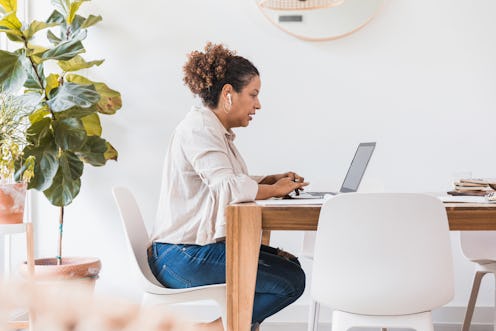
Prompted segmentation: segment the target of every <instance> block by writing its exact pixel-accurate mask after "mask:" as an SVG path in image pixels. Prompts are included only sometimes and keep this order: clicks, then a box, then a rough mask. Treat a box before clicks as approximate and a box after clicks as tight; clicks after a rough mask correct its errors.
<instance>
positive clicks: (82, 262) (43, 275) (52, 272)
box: [21, 257, 102, 286]
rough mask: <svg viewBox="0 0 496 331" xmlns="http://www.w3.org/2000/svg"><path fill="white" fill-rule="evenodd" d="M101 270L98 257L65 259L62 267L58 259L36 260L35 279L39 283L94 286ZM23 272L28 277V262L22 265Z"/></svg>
mask: <svg viewBox="0 0 496 331" xmlns="http://www.w3.org/2000/svg"><path fill="white" fill-rule="evenodd" d="M101 268H102V263H101V262H100V260H99V259H98V258H96V257H64V258H62V264H61V265H57V259H56V258H44V259H36V260H35V261H34V277H35V280H37V281H68V280H77V281H83V282H88V283H89V284H90V285H91V286H94V283H95V280H96V279H97V278H98V274H99V272H100V269H101ZM21 272H22V274H23V275H27V264H26V262H24V263H23V264H22V266H21Z"/></svg>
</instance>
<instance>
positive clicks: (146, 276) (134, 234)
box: [112, 187, 163, 288]
mask: <svg viewBox="0 0 496 331" xmlns="http://www.w3.org/2000/svg"><path fill="white" fill-rule="evenodd" d="M112 192H113V194H114V199H115V202H116V203H117V206H118V208H119V214H120V216H121V220H122V224H123V226H124V233H125V235H126V239H127V240H126V241H127V244H128V249H129V253H130V255H131V259H132V260H134V262H135V263H136V265H137V266H138V268H139V270H140V271H141V273H140V274H141V278H142V281H143V282H144V285H145V288H146V287H149V286H150V285H151V284H150V283H152V284H154V285H155V286H160V287H163V285H161V284H160V283H159V282H158V281H157V279H156V278H155V276H154V275H153V273H152V271H151V270H150V266H149V265H148V256H147V248H148V247H147V246H148V244H149V242H150V239H149V236H148V232H147V231H146V227H145V223H144V221H143V216H141V212H140V210H139V206H138V203H137V202H136V199H135V198H134V196H133V194H132V193H131V192H130V191H129V190H128V189H127V188H124V187H114V188H113V189H112Z"/></svg>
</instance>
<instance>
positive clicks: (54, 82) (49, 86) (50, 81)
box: [45, 74, 60, 95]
mask: <svg viewBox="0 0 496 331" xmlns="http://www.w3.org/2000/svg"><path fill="white" fill-rule="evenodd" d="M59 78H60V76H59V75H58V74H50V75H48V77H47V78H46V87H45V93H46V95H50V92H51V91H52V90H53V89H55V88H58V87H59V85H60V83H59Z"/></svg>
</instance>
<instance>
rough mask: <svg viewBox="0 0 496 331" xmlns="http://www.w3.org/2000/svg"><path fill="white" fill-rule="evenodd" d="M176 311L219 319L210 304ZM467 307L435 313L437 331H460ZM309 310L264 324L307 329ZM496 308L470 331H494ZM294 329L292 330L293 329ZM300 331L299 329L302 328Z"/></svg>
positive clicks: (480, 314)
mask: <svg viewBox="0 0 496 331" xmlns="http://www.w3.org/2000/svg"><path fill="white" fill-rule="evenodd" d="M173 309H174V310H175V311H177V312H179V313H181V314H183V315H185V317H187V318H193V319H195V320H211V319H213V318H216V317H218V316H219V310H218V308H217V307H216V306H215V305H214V304H211V303H210V302H207V301H205V302H199V303H196V304H181V305H176V306H174V308H173ZM465 310H466V308H465V307H441V308H438V309H435V310H434V311H433V312H432V319H433V322H434V325H435V326H436V331H455V329H456V331H459V330H460V329H461V325H462V324H463V319H464V317H465ZM331 312H332V311H331V309H329V308H326V307H323V308H322V309H321V312H320V319H319V321H320V324H321V325H322V327H323V330H325V329H326V325H327V326H329V330H330V323H331ZM307 317H308V306H307V305H305V304H294V305H291V306H289V307H286V308H285V309H283V310H282V311H280V312H279V313H277V314H275V315H274V316H271V317H270V318H268V319H267V320H266V321H265V322H264V324H266V325H273V326H274V327H276V328H277V325H286V326H288V325H293V326H295V327H296V326H298V325H304V324H306V322H307ZM493 319H494V308H493V307H477V308H476V309H475V312H474V316H473V318H472V327H471V329H470V331H489V329H491V331H492V330H493V326H492V325H493ZM291 329H292V328H291ZM298 329H299V328H298Z"/></svg>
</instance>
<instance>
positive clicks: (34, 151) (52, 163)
mask: <svg viewBox="0 0 496 331" xmlns="http://www.w3.org/2000/svg"><path fill="white" fill-rule="evenodd" d="M57 153H58V148H57V146H56V145H55V142H54V141H53V140H52V139H49V140H47V143H45V144H42V145H40V146H38V147H35V146H33V145H28V146H27V147H26V148H24V150H23V157H24V158H25V159H27V158H28V157H29V156H34V157H35V165H34V177H33V178H32V179H31V181H30V182H29V184H28V188H29V189H33V188H34V189H36V190H39V191H43V190H46V189H47V188H48V187H50V185H52V181H53V177H54V176H55V174H56V172H57V168H58V166H59V161H58V159H57Z"/></svg>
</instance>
